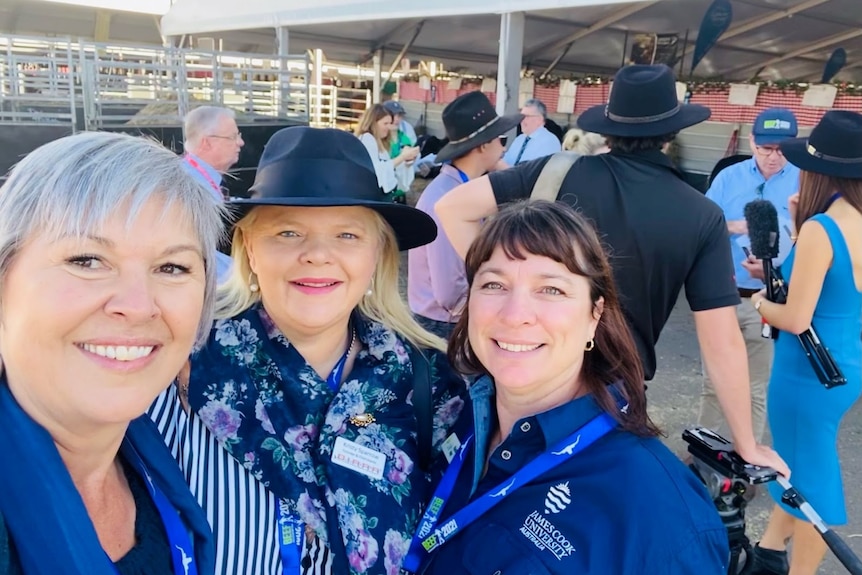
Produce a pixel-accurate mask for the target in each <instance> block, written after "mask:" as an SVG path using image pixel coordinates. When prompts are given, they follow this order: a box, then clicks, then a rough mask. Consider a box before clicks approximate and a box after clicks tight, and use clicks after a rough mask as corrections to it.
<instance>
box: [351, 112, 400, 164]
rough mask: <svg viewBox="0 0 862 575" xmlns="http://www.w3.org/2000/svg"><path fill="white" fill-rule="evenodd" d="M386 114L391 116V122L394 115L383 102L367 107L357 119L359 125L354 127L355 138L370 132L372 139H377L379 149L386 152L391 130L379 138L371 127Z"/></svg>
mask: <svg viewBox="0 0 862 575" xmlns="http://www.w3.org/2000/svg"><path fill="white" fill-rule="evenodd" d="M386 116H389V117H390V118H392V121H393V122H394V121H395V116H393V115H392V112H390V111H389V110H387V109H386V108H385V107H384V106H383V104H374V105H373V106H371V107H370V108H367V109H366V110H365V112H364V113H363V114H362V118H361V119H360V120H359V126H357V127H356V131H355V132H354V134H355V135H356V137H357V138H358V137H359V136H361V135H362V134H371V135H372V136H374V139H375V140H377V147H378V148H379V149H380V151H381V152H386V153H387V154H388V153H389V148H390V146H391V143H390V137H391V133H392V132H391V131H390V132H389V133H388V134H386V137H385V138H383V139H382V140H381V139H380V138H378V137H377V134H375V133H374V129H373V128H374V125H375V124H376V123H377V122H379V121H380V120H382V119H383V118H384V117H386Z"/></svg>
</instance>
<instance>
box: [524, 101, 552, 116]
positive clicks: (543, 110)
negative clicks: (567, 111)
mask: <svg viewBox="0 0 862 575" xmlns="http://www.w3.org/2000/svg"><path fill="white" fill-rule="evenodd" d="M527 106H529V107H531V108H535V109H536V111H537V112H538V113H540V114H541V115H542V117H543V118H545V119H546V120H547V119H548V107H547V106H546V105H545V103H544V102H542V101H541V100H537V99H535V98H530V99H529V100H527V101H526V102H524V107H525V108H526V107H527Z"/></svg>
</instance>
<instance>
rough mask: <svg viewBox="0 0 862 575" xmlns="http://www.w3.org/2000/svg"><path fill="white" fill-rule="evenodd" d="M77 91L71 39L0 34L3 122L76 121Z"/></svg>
mask: <svg viewBox="0 0 862 575" xmlns="http://www.w3.org/2000/svg"><path fill="white" fill-rule="evenodd" d="M75 94H76V89H75V66H74V60H73V53H72V50H71V44H70V43H69V41H68V40H64V39H47V40H46V39H43V38H33V37H27V36H17V37H14V40H10V37H0V122H2V123H6V124H33V123H39V124H44V123H52V124H56V123H60V124H70V123H71V124H75V123H76V121H77V113H76V106H75Z"/></svg>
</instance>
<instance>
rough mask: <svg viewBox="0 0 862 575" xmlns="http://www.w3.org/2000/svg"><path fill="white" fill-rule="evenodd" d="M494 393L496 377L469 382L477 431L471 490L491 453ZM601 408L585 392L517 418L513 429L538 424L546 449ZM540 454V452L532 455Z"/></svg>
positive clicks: (495, 412) (597, 413)
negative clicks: (579, 395) (577, 396)
mask: <svg viewBox="0 0 862 575" xmlns="http://www.w3.org/2000/svg"><path fill="white" fill-rule="evenodd" d="M495 395H496V391H495V387H494V381H493V380H492V379H491V377H489V376H487V375H486V376H483V377H480V378H479V379H477V380H476V381H475V382H474V383H473V384H472V385H471V386H470V399H471V401H472V403H473V424H474V429H473V433H474V434H475V438H474V444H475V460H474V469H473V488H472V489H471V493H475V491H476V488H477V486H478V484H479V480H480V479H481V477H482V472H483V470H484V464H485V459H486V458H487V455H488V441H489V440H490V439H491V434H492V433H493V431H494V429H493V428H494V426H495V425H496V421H497V410H496V407H495V406H494V403H493V402H494V396H495ZM601 412H602V408H601V407H599V405H598V404H597V403H596V400H595V399H594V398H593V396H592V395H585V396H583V397H579V398H577V399H573V400H572V401H569V402H568V403H564V404H563V405H560V406H557V407H555V408H553V409H550V410H548V411H545V412H543V413H539V414H536V415H532V416H529V417H525V418H523V419H520V420H518V421H517V422H515V426H514V428H513V429H512V433H513V434H514V433H515V432H516V431H517V430H519V429H520V430H524V429H527V430H530V429H532V428H533V427H534V426H538V428H539V430H540V431H541V432H542V435H543V437H544V440H545V441H544V448H545V449H546V448H547V446H549V445H553V444H554V443H556V442H558V441H560V440H562V439H563V438H564V437H566V436H567V435H569V434H570V433H572V432H573V431H574V430H576V429H578V428H579V427H581V426H582V425H584V424H585V423H587V422H588V421H589V420H591V419H593V418H594V417H595V416H597V415H599V414H600V413H601ZM512 439H513V436H512V435H510V436H509V438H507V439H506V441H504V442H503V443H504V444H506V443H508V442H510V441H511V440H512ZM538 454H539V452H536V453H531V454H530V455H533V456H535V455H538Z"/></svg>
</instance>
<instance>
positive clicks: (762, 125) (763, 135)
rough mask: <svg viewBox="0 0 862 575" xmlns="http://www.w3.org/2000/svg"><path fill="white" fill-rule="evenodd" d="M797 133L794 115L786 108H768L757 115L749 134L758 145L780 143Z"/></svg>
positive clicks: (797, 128) (797, 127)
mask: <svg viewBox="0 0 862 575" xmlns="http://www.w3.org/2000/svg"><path fill="white" fill-rule="evenodd" d="M798 133H799V126H798V125H797V124H796V116H794V115H793V112H791V111H790V110H788V109H787V108H768V109H766V110H764V111H762V112H761V113H759V114H758V115H757V118H756V119H755V120H754V125H752V126H751V135H752V136H754V143H755V144H756V145H758V146H771V145H775V144H780V143H781V142H783V141H784V140H787V139H788V138H795V137H796V134H798Z"/></svg>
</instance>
